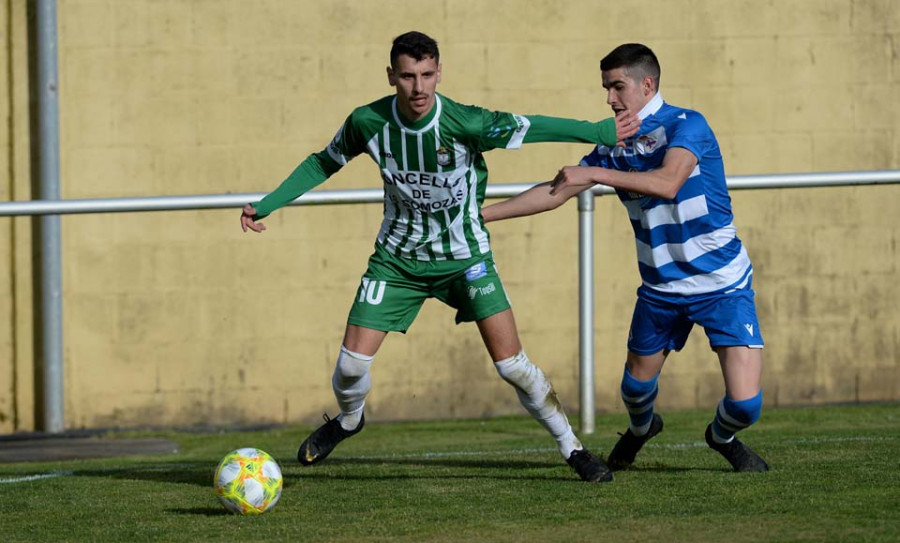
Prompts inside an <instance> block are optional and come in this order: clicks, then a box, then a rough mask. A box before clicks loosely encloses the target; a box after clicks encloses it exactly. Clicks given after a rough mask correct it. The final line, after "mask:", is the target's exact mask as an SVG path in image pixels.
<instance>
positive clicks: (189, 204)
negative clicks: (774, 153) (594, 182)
mask: <svg viewBox="0 0 900 543" xmlns="http://www.w3.org/2000/svg"><path fill="white" fill-rule="evenodd" d="M896 183H900V170H878V171H856V172H828V173H802V174H779V175H745V176H734V177H729V178H728V187H729V188H730V189H734V190H744V189H783V188H804V187H842V186H844V187H845V186H855V185H879V184H896ZM533 185H534V184H533V183H511V184H500V185H489V186H488V187H487V192H486V196H487V197H488V198H507V197H510V196H515V195H516V194H519V193H520V192H522V191H524V190H527V189H529V188H530V187H532V186H533ZM613 193H614V191H613V189H611V188H609V187H604V186H597V187H595V188H593V189H592V190H590V191H585V192H583V193H581V194H580V195H579V196H578V212H579V223H578V267H579V272H578V280H579V292H578V298H579V331H578V335H579V367H580V379H579V380H580V400H581V404H580V420H581V432H582V433H585V434H590V433H593V431H594V420H595V419H594V417H595V411H596V409H595V405H594V290H593V289H594V256H593V255H594V240H593V224H594V197H595V196H601V195H604V194H613ZM263 196H265V193H243V194H203V195H190V196H155V197H143V198H95V199H83V200H31V201H21V202H0V217H3V216H9V217H11V216H22V215H38V216H41V215H51V216H52V215H64V214H82V213H123V212H137V211H177V210H198V209H223V208H240V207H243V206H244V204H246V203H248V202H256V201H258V200H260V199H261V198H262V197H263ZM383 199H384V192H383V191H382V190H381V189H366V190H314V191H311V192H308V193H307V194H304V195H303V196H301V197H300V198H298V199H296V200H294V201H293V202H291V203H290V204H289V205H334V204H361V203H380V202H382V201H383ZM41 287H42V289H43V290H44V292H60V291H61V289H62V285H61V284H59V283H56V282H54V283H52V284H42V285H41ZM50 317H51V316H48V315H44V314H42V315H40V319H41V329H42V333H43V334H44V335H45V336H46V335H48V334H50V335H54V336H56V335H58V336H59V337H55V338H54V339H55V341H52V342H51V344H53V345H56V346H58V347H57V348H58V349H60V352H58V353H51V354H52V355H53V356H52V357H51V358H52V359H54V360H60V361H62V337H61V336H62V329H61V326H53V324H52V323H53V320H54V319H53V318H50ZM52 317H55V318H57V319H61V315H55V316H52ZM44 356H47V353H44ZM60 364H61V362H60ZM50 370H51V371H53V372H55V373H56V374H58V375H63V371H62V368H61V367H60V368H50ZM43 394H44V395H45V399H44V405H45V427H52V428H58V429H59V430H57V431H61V430H62V429H63V426H64V425H63V424H62V421H63V420H64V418H63V413H62V405H63V402H62V387H61V386H60V384H59V383H57V384H56V385H55V386H48V385H46V384H45V387H44V390H43ZM46 396H49V398H47V397H46ZM47 411H51V412H50V413H47ZM51 419H52V421H53V423H52V424H48V421H49V420H51Z"/></svg>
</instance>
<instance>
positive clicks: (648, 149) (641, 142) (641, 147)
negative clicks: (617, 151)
mask: <svg viewBox="0 0 900 543" xmlns="http://www.w3.org/2000/svg"><path fill="white" fill-rule="evenodd" d="M658 144H659V140H658V139H656V138H655V137H653V135H651V134H645V135H643V136H639V137H638V139H637V141H635V142H634V149H635V151H637V152H638V153H640V154H642V155H648V154H650V153H652V152H653V151H654V150H656V146H657V145H658Z"/></svg>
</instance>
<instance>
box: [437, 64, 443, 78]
mask: <svg viewBox="0 0 900 543" xmlns="http://www.w3.org/2000/svg"><path fill="white" fill-rule="evenodd" d="M441 68H443V65H442V64H438V69H437V82H438V83H440V82H441Z"/></svg>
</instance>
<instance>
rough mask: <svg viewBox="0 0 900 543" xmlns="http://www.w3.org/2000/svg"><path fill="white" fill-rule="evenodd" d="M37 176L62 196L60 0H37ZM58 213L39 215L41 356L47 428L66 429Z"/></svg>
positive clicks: (46, 193)
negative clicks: (60, 177) (58, 21)
mask: <svg viewBox="0 0 900 543" xmlns="http://www.w3.org/2000/svg"><path fill="white" fill-rule="evenodd" d="M36 7H37V13H36V22H37V87H38V88H37V95H38V119H37V120H38V123H37V124H38V140H39V145H40V151H39V152H40V156H39V157H38V162H37V164H38V176H39V180H40V197H41V199H42V200H59V193H60V191H59V81H58V77H57V32H56V0H37V5H36ZM60 238H61V228H60V216H59V215H45V216H43V217H41V218H40V244H41V249H40V286H41V302H40V303H41V323H42V330H41V360H42V368H43V375H42V384H43V406H44V428H43V429H44V431H45V432H49V433H59V432H62V431H63V429H64V427H65V416H64V410H63V394H64V390H65V389H64V386H63V376H64V373H63V329H62V322H63V319H62V243H61V239H60Z"/></svg>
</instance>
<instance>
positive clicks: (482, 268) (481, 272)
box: [466, 262, 487, 282]
mask: <svg viewBox="0 0 900 543" xmlns="http://www.w3.org/2000/svg"><path fill="white" fill-rule="evenodd" d="M485 275H487V264H485V263H484V262H479V263H478V264H475V265H474V266H472V267H471V268H469V269H468V270H466V281H470V282H471V281H474V280H476V279H481V278H482V277H484V276H485Z"/></svg>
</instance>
